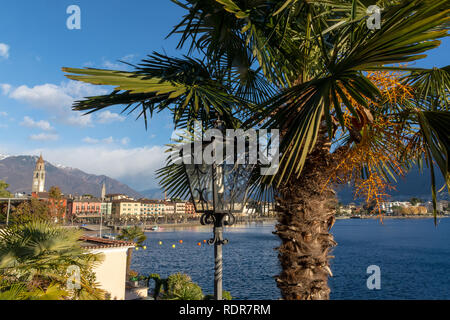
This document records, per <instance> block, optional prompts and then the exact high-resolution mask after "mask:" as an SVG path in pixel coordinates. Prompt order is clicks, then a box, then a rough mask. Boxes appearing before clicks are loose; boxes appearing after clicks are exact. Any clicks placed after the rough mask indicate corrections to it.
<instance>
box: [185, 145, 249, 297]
mask: <svg viewBox="0 0 450 320" xmlns="http://www.w3.org/2000/svg"><path fill="white" fill-rule="evenodd" d="M218 142H219V141H217V138H216V139H215V140H213V141H212V142H211V143H212V144H216V145H218V146H223V145H226V144H221V143H220V142H219V143H218ZM202 149H203V148H202ZM184 168H185V170H186V175H187V177H188V180H189V187H190V193H191V198H192V201H193V203H194V206H195V210H196V212H198V213H200V214H202V216H201V218H200V222H201V224H202V225H209V224H212V225H213V232H214V238H212V239H210V240H209V241H208V244H209V245H214V298H215V300H222V290H223V288H222V273H223V264H222V261H223V259H222V257H223V256H222V247H223V245H225V244H227V243H228V240H227V239H224V238H223V227H224V226H231V225H233V224H234V223H235V222H236V218H235V216H234V214H236V213H241V212H242V211H243V209H244V207H245V203H246V198H247V197H246V191H247V183H248V180H249V176H250V175H249V170H247V168H246V167H245V165H237V164H227V163H225V161H220V160H219V161H214V162H213V163H212V164H206V163H204V161H203V163H201V164H184Z"/></svg>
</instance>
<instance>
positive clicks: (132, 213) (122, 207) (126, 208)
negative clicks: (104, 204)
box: [111, 199, 141, 219]
mask: <svg viewBox="0 0 450 320" xmlns="http://www.w3.org/2000/svg"><path fill="white" fill-rule="evenodd" d="M111 203H112V207H111V215H112V218H113V219H120V218H126V217H137V216H140V214H141V203H140V202H139V201H135V200H129V199H120V200H113V201H111Z"/></svg>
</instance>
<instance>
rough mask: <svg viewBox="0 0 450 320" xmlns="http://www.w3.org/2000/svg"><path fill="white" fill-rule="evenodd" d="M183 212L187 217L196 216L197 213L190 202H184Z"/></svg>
mask: <svg viewBox="0 0 450 320" xmlns="http://www.w3.org/2000/svg"><path fill="white" fill-rule="evenodd" d="M184 211H185V213H186V215H188V216H196V215H197V213H196V212H195V206H194V204H193V203H192V202H189V201H186V202H185V203H184Z"/></svg>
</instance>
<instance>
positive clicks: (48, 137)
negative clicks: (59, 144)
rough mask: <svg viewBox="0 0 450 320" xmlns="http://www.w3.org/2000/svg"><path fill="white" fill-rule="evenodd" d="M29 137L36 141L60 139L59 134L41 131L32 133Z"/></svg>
mask: <svg viewBox="0 0 450 320" xmlns="http://www.w3.org/2000/svg"><path fill="white" fill-rule="evenodd" d="M29 138H30V139H31V140H35V141H56V140H58V139H59V136H58V135H57V134H49V133H40V134H32V135H31V136H30V137H29Z"/></svg>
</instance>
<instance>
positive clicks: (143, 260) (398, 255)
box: [132, 218, 450, 300]
mask: <svg viewBox="0 0 450 320" xmlns="http://www.w3.org/2000/svg"><path fill="white" fill-rule="evenodd" d="M273 229H274V226H273V225H263V226H256V225H250V226H243V225H241V226H234V227H231V228H228V229H226V231H225V237H226V238H228V239H229V240H230V243H229V244H228V245H226V246H225V247H224V277H223V286H224V289H225V290H228V291H230V292H231V294H232V295H233V297H236V298H238V299H245V300H247V299H279V298H280V293H279V290H278V288H277V287H276V284H275V280H274V279H273V276H275V275H277V273H278V272H279V265H278V260H277V252H276V251H275V250H274V248H276V247H277V246H278V245H279V240H278V238H277V237H276V236H275V235H273V234H272V231H273ZM211 234H212V228H210V227H194V228H186V229H172V230H170V229H166V230H162V231H158V232H151V233H147V237H148V239H147V241H146V245H147V250H145V251H144V250H139V251H135V252H134V253H133V265H132V269H134V270H136V271H138V272H140V273H143V274H150V273H159V274H160V275H161V276H163V277H167V276H168V275H169V274H172V273H175V272H184V273H187V274H189V275H190V276H191V277H192V279H193V280H194V281H195V282H197V283H198V284H199V285H200V286H201V287H202V288H203V291H204V292H205V293H212V292H213V279H214V264H213V260H214V259H213V255H214V248H213V247H211V246H208V245H207V244H203V240H206V239H209V238H210V237H211ZM333 234H334V236H335V239H336V241H337V242H338V246H337V247H336V248H335V249H334V251H333V255H334V256H335V258H334V259H332V271H333V274H334V277H333V278H331V279H330V287H331V290H332V294H331V299H450V219H448V218H447V219H441V220H440V223H439V225H438V227H437V228H436V227H435V226H434V224H433V220H432V219H386V220H384V223H383V224H381V223H380V222H379V220H374V219H361V220H359V219H358V220H356V219H351V220H338V221H337V222H336V224H335V226H334V227H333ZM179 240H183V243H182V244H180V243H179ZM159 241H162V245H159ZM199 242H201V243H202V245H201V246H198V243H199ZM173 244H175V246H176V247H175V248H172V245H173ZM370 265H377V266H379V267H380V270H381V289H380V290H369V289H367V286H366V281H367V278H368V277H369V276H370V275H369V274H367V273H366V271H367V267H368V266H370Z"/></svg>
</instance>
